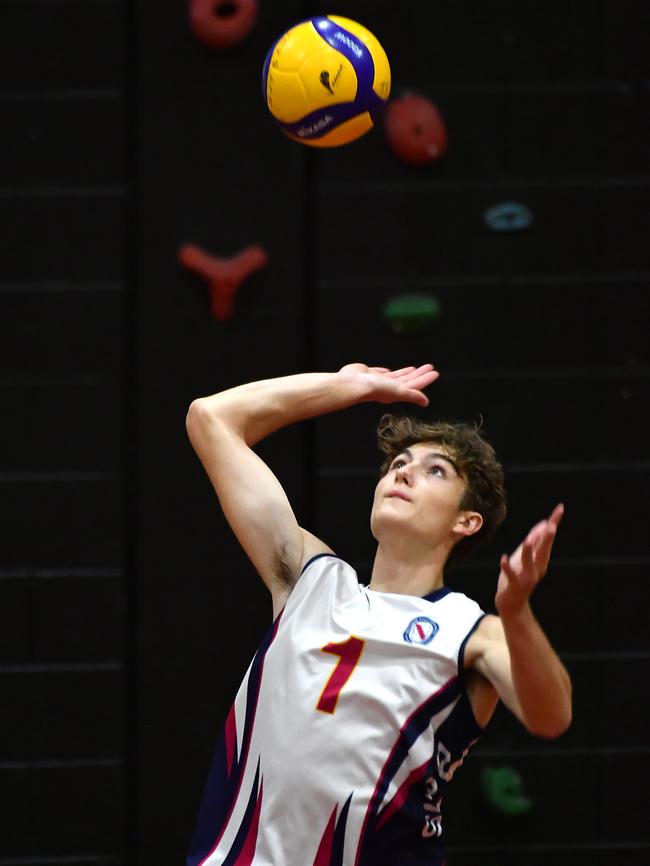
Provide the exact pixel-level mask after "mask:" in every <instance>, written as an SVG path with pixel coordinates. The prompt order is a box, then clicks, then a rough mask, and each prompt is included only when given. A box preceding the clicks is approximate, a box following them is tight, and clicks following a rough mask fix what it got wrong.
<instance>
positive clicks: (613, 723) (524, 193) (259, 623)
mask: <svg viewBox="0 0 650 866" xmlns="http://www.w3.org/2000/svg"><path fill="white" fill-rule="evenodd" d="M261 6H262V9H261V14H260V18H259V21H258V23H257V25H256V27H255V29H254V31H253V33H252V34H251V36H250V37H249V38H248V39H247V40H246V41H245V42H243V43H242V44H241V45H239V46H236V47H235V48H233V49H230V50H228V51H224V52H217V51H210V50H208V49H206V48H204V47H203V46H202V45H201V44H200V43H199V42H198V41H197V40H196V39H195V38H194V36H193V35H192V34H191V32H190V30H189V28H188V25H187V15H186V6H185V4H184V3H182V2H178V3H173V2H160V0H158V2H156V3H154V2H153V0H140V2H138V3H127V2H125V0H0V108H1V112H2V118H3V123H2V135H1V136H0V174H1V178H0V224H1V226H2V250H3V252H2V256H1V258H0V400H1V403H0V405H1V407H2V409H1V414H2V424H1V425H0V496H1V502H2V518H3V519H2V540H1V548H0V549H1V554H0V696H1V708H2V711H1V712H0V750H1V752H2V753H1V754H0V866H18V864H21V866H27V864H30V866H46V864H64V863H65V864H80V866H82V864H83V866H86V864H88V866H90V864H94V866H117V864H138V866H154V864H155V866H172V864H179V863H182V862H184V861H183V857H184V851H185V848H186V845H187V841H188V838H189V835H190V831H191V827H192V824H193V820H194V814H195V811H196V809H197V805H198V802H199V798H200V795H201V790H202V786H203V782H204V779H205V775H206V773H207V769H208V766H209V763H210V757H211V752H212V748H213V745H214V742H215V740H216V735H217V732H218V729H219V728H220V726H221V724H222V721H223V720H224V718H225V714H226V712H227V708H228V706H229V704H230V702H231V700H232V698H233V696H234V693H235V691H236V689H237V686H238V684H239V680H240V678H241V676H242V674H243V672H244V671H245V668H246V667H247V665H248V662H249V659H250V657H251V655H252V653H253V652H254V650H255V647H256V645H257V642H258V640H259V638H260V637H261V635H262V633H263V632H264V630H265V628H266V626H267V624H268V622H269V619H270V615H271V610H270V603H269V600H268V599H267V597H266V594H265V591H264V590H263V587H261V584H260V582H259V581H258V580H257V579H256V576H255V575H254V574H253V572H252V569H251V567H250V566H249V564H248V562H247V561H246V559H245V558H244V556H243V555H242V554H241V552H240V551H239V550H238V548H237V545H236V543H235V542H234V540H233V539H232V538H231V536H230V533H229V530H228V528H227V526H226V525H225V522H224V519H223V517H222V516H221V514H220V512H219V510H218V507H217V504H216V500H215V498H214V495H213V493H212V490H211V488H210V485H209V483H208V482H207V479H205V477H204V476H203V474H202V470H201V468H200V466H199V464H198V461H197V460H196V458H195V456H194V454H193V452H192V451H191V448H190V446H189V444H188V442H187V439H186V435H185V429H184V418H185V413H186V410H187V406H188V405H189V403H190V402H191V400H192V399H193V398H194V397H197V396H202V395H204V394H207V393H211V392H214V391H217V390H219V389H222V388H224V387H227V386H230V385H234V384H238V383H240V382H243V381H248V380H251V379H256V378H265V377H268V376H274V375H281V374H287V373H294V372H299V371H301V370H312V369H323V370H333V369H337V368H338V367H339V366H341V365H342V364H344V363H346V362H348V361H351V360H363V361H366V362H368V363H375V364H383V365H387V366H393V367H396V366H402V365H403V364H408V363H421V362H425V361H432V362H434V363H435V364H436V366H437V367H438V368H439V369H440V370H441V371H442V377H441V379H440V381H439V382H438V383H436V384H435V386H433V387H432V389H431V394H430V396H431V398H432V410H431V411H432V413H433V414H435V415H440V416H442V417H456V418H462V419H467V420H475V419H478V418H480V417H482V418H483V421H484V428H485V430H486V431H487V433H488V434H489V435H490V437H491V438H492V440H493V441H494V443H495V444H496V446H497V449H498V451H499V453H500V455H501V457H502V459H503V461H504V464H505V468H506V473H507V480H508V486H509V490H510V502H511V509H510V517H509V519H508V521H507V523H506V524H505V526H504V528H503V530H502V531H501V534H500V538H499V541H498V544H497V545H495V546H494V547H493V548H492V549H491V550H488V551H485V552H484V553H482V554H481V555H480V557H479V558H478V559H477V560H476V562H474V563H472V564H471V565H468V566H466V567H464V568H463V569H462V570H460V571H459V572H458V573H457V574H456V575H455V577H454V576H453V575H452V577H453V580H452V584H453V585H454V586H455V587H457V588H460V589H462V590H464V591H466V592H468V593H469V594H470V595H473V596H474V597H476V598H477V599H478V600H479V601H480V602H481V603H482V604H483V605H484V606H485V607H486V609H488V610H491V609H492V606H493V603H492V597H493V592H494V586H495V580H496V562H497V556H498V554H499V553H500V552H501V551H502V550H506V549H511V548H512V547H513V546H514V545H516V544H517V543H518V541H519V539H520V537H521V535H522V534H523V533H524V532H525V531H526V529H527V528H528V527H529V525H531V524H532V523H533V522H534V521H536V520H537V519H539V518H540V517H542V516H543V515H545V514H546V513H547V512H548V511H549V510H550V509H551V507H552V506H553V505H554V504H555V502H557V501H559V500H561V501H563V502H564V503H565V505H566V512H567V513H566V520H565V524H564V525H563V527H562V530H561V533H560V537H559V538H558V541H557V547H556V551H555V558H554V566H553V568H552V570H551V573H550V574H549V576H548V578H547V579H546V581H545V582H544V584H543V586H542V587H541V588H540V589H539V591H538V594H537V598H536V610H537V612H538V614H539V616H540V618H541V619H542V621H543V623H544V624H545V626H546V628H547V629H548V632H549V634H550V636H551V638H552V639H553V641H554V643H555V645H556V646H557V648H558V650H559V651H560V653H561V655H562V658H563V659H564V661H565V663H566V664H567V666H568V667H569V669H570V671H571V674H572V676H573V679H574V688H575V721H574V724H573V726H572V728H571V730H570V731H569V732H568V733H567V734H566V735H565V736H563V737H562V738H560V739H559V740H556V741H553V742H544V741H541V740H536V739H534V738H532V737H530V736H528V735H526V733H525V732H524V731H523V730H522V729H521V728H519V727H518V726H517V725H516V724H515V723H514V722H513V721H512V720H511V719H510V718H509V717H508V716H507V714H506V713H505V712H502V711H499V712H498V713H497V716H496V717H495V720H494V722H493V724H492V726H491V728H490V730H489V732H488V733H487V735H486V736H485V738H484V740H483V743H482V745H481V746H480V747H479V749H477V751H476V752H475V754H474V755H473V756H472V758H471V759H470V760H468V762H467V764H466V766H465V767H464V768H463V770H462V771H461V772H460V773H459V775H458V777H457V780H456V782H455V784H454V786H452V790H453V793H452V794H451V796H450V798H449V802H448V803H447V809H446V813H447V818H446V827H447V833H448V841H449V866H470V864H472V866H473V864H478V863H480V864H481V866H493V864H494V866H497V864H499V866H541V864H542V863H543V864H549V863H550V864H571V866H583V864H584V866H587V864H589V866H601V864H603V866H604V864H608V866H610V864H616V866H641V864H647V863H648V862H649V860H650V832H649V829H648V827H649V824H648V819H647V779H648V775H649V773H650V747H649V741H648V727H649V724H650V713H649V709H648V680H649V676H648V675H649V669H648V668H649V666H648V658H649V655H650V653H649V647H648V639H647V632H648V628H647V602H648V599H649V594H650V593H649V591H648V573H649V568H648V567H649V565H650V550H649V544H648V532H647V518H648V505H649V497H648V486H649V483H650V471H649V470H650V451H649V448H648V444H647V441H648V414H649V413H648V396H649V394H648V381H649V373H650V365H649V359H648V324H649V320H650V317H649V315H648V312H649V308H650V304H649V300H648V275H649V274H650V263H649V253H648V249H649V245H648V239H647V238H648V220H647V215H648V212H649V204H650V171H649V162H648V144H649V137H648V120H647V118H648V109H649V105H648V90H649V87H648V84H649V82H648V79H649V78H650V76H649V74H648V73H649V70H648V56H649V54H650V45H649V41H650V40H649V33H650V16H649V14H648V4H647V2H646V0H563V2H559V0H557V2H554V0H551V2H541V0H495V2H492V3H480V2H478V0H475V2H470V0H438V2H435V3H424V2H415V0H410V2H401V3H397V2H394V0H391V2H388V0H381V2H379V0H376V2H370V0H366V2H362V0H348V2H347V3H346V4H344V5H343V6H340V7H338V8H336V9H332V8H330V4H323V3H316V2H313V3H306V2H297V0H295V2H293V0H287V2H282V3H270V2H262V4H261ZM332 11H335V12H338V13H339V14H343V15H345V16H348V17H351V18H354V19H357V20H359V21H361V22H362V23H364V24H365V25H366V26H367V27H368V28H369V29H370V30H372V31H373V32H374V33H375V34H376V35H377V36H378V38H379V39H380V41H381V42H382V44H383V45H384V47H385V49H386V51H387V54H388V56H389V58H390V61H391V67H392V71H393V84H394V93H398V92H400V91H402V90H408V89H414V90H416V91H420V92H422V93H424V94H426V95H427V96H429V97H430V98H432V99H433V100H434V101H435V102H436V103H437V104H438V106H439V108H440V110H441V111H442V113H443V115H444V117H445V119H446V122H447V125H448V130H449V139H450V149H449V153H448V154H447V156H446V157H445V158H444V159H443V160H442V161H440V162H439V163H438V164H436V165H434V166H429V167H425V168H420V169H416V168H412V167H408V166H406V165H404V164H402V163H400V162H398V161H397V160H396V159H395V158H394V157H393V156H392V154H391V152H390V151H389V149H388V147H387V145H386V142H385V139H384V136H383V133H382V131H381V130H380V129H378V130H374V131H373V132H372V133H370V134H369V135H368V136H366V137H365V138H364V139H362V140H360V141H358V142H357V143H355V144H353V145H351V146H349V147H346V148H342V149H340V150H332V151H327V152H314V151H312V150H310V149H307V148H304V147H302V146H300V145H298V144H294V143H293V142H291V141H289V140H288V139H286V138H285V137H284V136H283V135H282V134H281V133H280V132H279V131H278V130H277V128H276V127H275V126H274V125H273V122H272V121H271V119H270V118H269V116H268V115H267V113H266V110H265V108H264V105H263V102H262V99H261V92H260V82H259V76H260V69H261V65H262V62H263V59H264V56H265V53H266V51H267V49H268V47H269V46H270V44H271V43H272V42H273V40H274V39H275V38H276V37H277V36H278V35H279V34H280V33H281V32H283V31H284V30H285V29H287V28H288V27H289V26H291V25H292V24H293V23H295V22H297V21H299V20H301V19H302V18H304V17H306V16H307V15H311V14H316V13H320V12H332ZM508 200H514V201H518V202H521V203H523V204H525V205H526V206H527V207H529V208H530V209H531V210H532V212H533V214H534V217H535V221H534V224H533V226H532V227H531V228H530V229H529V230H527V231H525V232H520V233H513V234H496V233H494V232H492V231H490V230H489V229H488V228H487V227H486V224H485V222H484V220H483V214H484V212H485V210H486V209H487V208H488V207H491V206H493V205H495V204H498V203H500V202H503V201H508ZM188 241H189V242H195V243H199V244H202V245H203V246H205V248H206V249H208V250H209V251H211V252H212V253H215V254H219V255H231V254H233V253H236V252H237V251H239V250H240V249H242V248H244V247H246V246H248V245H249V244H251V243H259V244H261V245H262V246H263V247H264V248H265V249H266V250H267V252H268V255H269V264H268V266H267V267H266V268H265V269H264V270H262V271H260V272H259V273H257V274H256V275H255V276H254V277H253V278H251V279H250V280H249V281H248V282H247V283H246V284H245V286H244V287H243V288H242V290H241V293H240V295H239V297H238V299H237V307H236V315H235V316H234V318H233V319H232V320H231V321H229V322H226V323H218V322H216V321H215V320H214V319H213V318H212V317H211V316H210V313H209V308H208V301H207V292H206V290H205V288H204V286H203V284H202V283H201V282H200V280H198V279H197V278H196V277H194V276H193V275H191V274H189V273H188V272H186V271H184V270H182V269H181V268H180V267H179V265H178V264H177V258H176V257H177V252H178V249H179V247H180V246H181V244H183V243H185V242H188ZM414 290H417V291H422V292H430V293H434V294H435V295H436V296H437V297H438V299H439V300H440V302H441V305H442V313H441V315H440V317H439V318H438V320H437V321H436V322H435V323H433V325H432V326H431V327H430V329H429V330H427V331H426V332H425V333H423V334H420V335H417V336H408V337H405V336H398V335H396V334H394V333H393V332H392V331H391V330H390V329H389V328H388V327H387V326H386V324H385V323H384V321H383V319H382V316H381V310H382V307H383V305H384V304H385V303H386V301H387V300H389V299H390V298H392V297H395V296H398V295H400V294H402V293H404V292H407V291H414ZM381 411H382V407H378V406H363V407H359V408H356V409H353V410H350V411H348V412H346V413H342V414H340V415H335V416H331V417H328V418H326V419H324V420H321V421H319V422H313V423H310V424H305V425H302V426H301V427H299V428H296V429H291V430H288V431H284V432H282V433H279V434H277V435H276V436H274V437H272V438H271V440H269V441H268V442H266V443H264V444H263V446H262V447H261V449H260V450H261V453H262V454H263V456H264V457H265V458H267V459H268V460H269V462H270V463H271V465H272V467H273V468H274V470H275V471H276V473H277V474H278V476H279V477H280V479H281V480H282V482H283V483H284V485H285V486H286V489H287V490H288V493H289V495H290V498H291V500H292V502H293V504H294V507H295V510H296V512H297V514H298V516H299V519H300V520H301V521H302V522H303V523H304V524H305V525H306V526H307V527H308V528H310V529H311V530H312V531H314V532H316V533H318V534H319V535H321V536H322V537H323V538H324V539H325V540H326V541H327V542H328V543H329V544H330V545H332V546H333V547H334V548H335V549H336V550H337V551H338V552H339V553H340V554H341V555H343V556H344V557H346V558H348V559H350V561H351V562H352V563H353V564H354V565H355V566H356V567H357V568H358V570H359V573H360V574H361V575H366V574H367V572H368V569H369V567H370V564H371V560H372V550H373V548H372V543H371V542H372V539H371V537H370V534H369V531H368V527H367V519H368V513H369V504H370V494H371V490H372V487H373V483H374V473H375V467H376V462H377V455H376V453H375V450H374V448H375V446H374V433H373V428H374V424H375V422H376V420H377V418H378V417H379V415H380V414H381ZM341 489H344V490H345V491H346V497H345V499H346V507H345V511H342V510H341V504H340V503H341V497H340V490H341ZM485 767H512V768H514V769H516V770H517V771H518V772H519V773H520V775H521V777H522V780H523V784H524V788H525V790H526V793H527V794H528V796H529V797H530V798H531V799H532V801H533V808H532V810H531V811H530V812H529V813H528V814H526V815H524V816H521V817H519V818H512V817H507V816H505V815H503V814H500V813H498V812H496V811H494V810H493V809H492V807H491V806H490V805H489V804H488V802H487V801H486V800H485V798H484V797H483V796H482V794H481V788H480V776H481V771H482V770H483V769H484V768H485ZM454 789H455V790H454ZM278 866H281V864H278ZM286 866H294V864H286ZM296 866H297V864H296Z"/></svg>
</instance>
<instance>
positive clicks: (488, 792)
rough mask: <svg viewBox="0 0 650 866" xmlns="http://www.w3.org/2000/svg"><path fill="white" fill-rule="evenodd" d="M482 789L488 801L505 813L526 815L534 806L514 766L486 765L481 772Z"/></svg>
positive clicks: (498, 810)
mask: <svg viewBox="0 0 650 866" xmlns="http://www.w3.org/2000/svg"><path fill="white" fill-rule="evenodd" d="M481 790H482V792H483V796H484V797H485V799H486V800H487V801H488V803H489V804H490V805H491V806H492V807H493V808H494V809H496V810H497V812H501V813H503V814H504V815H512V816H515V815H525V814H526V812H530V810H531V809H532V807H533V803H532V800H530V799H529V798H528V797H527V796H526V794H525V792H524V783H523V781H522V779H521V776H520V775H519V773H518V772H517V771H516V770H515V769H514V768H513V767H486V768H485V769H484V770H483V772H482V773H481Z"/></svg>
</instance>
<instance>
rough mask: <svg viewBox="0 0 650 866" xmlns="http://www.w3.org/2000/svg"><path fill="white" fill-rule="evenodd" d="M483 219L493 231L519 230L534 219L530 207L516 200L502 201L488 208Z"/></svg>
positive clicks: (523, 228)
mask: <svg viewBox="0 0 650 866" xmlns="http://www.w3.org/2000/svg"><path fill="white" fill-rule="evenodd" d="M483 219H484V220H485V223H486V225H487V227H488V228H489V229H492V231H493V232H521V231H524V230H525V229H527V228H530V226H531V225H532V224H533V222H534V221H535V217H534V216H533V212H532V211H531V209H530V208H529V207H526V205H525V204H521V203H520V202H518V201H504V202H502V203H501V204H496V205H494V207H490V208H488V209H487V210H486V211H485V214H484V215H483Z"/></svg>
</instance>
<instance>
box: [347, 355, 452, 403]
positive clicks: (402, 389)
mask: <svg viewBox="0 0 650 866" xmlns="http://www.w3.org/2000/svg"><path fill="white" fill-rule="evenodd" d="M339 375H340V376H362V377H364V379H365V380H366V383H367V385H368V387H369V393H368V395H367V396H366V397H365V400H366V401H368V402H376V403H415V404H416V405H417V406H428V405H429V398H428V397H427V396H426V394H424V393H423V389H424V388H426V387H427V386H429V385H431V384H432V383H433V382H435V381H436V379H437V378H438V376H439V375H440V374H439V373H438V371H437V370H435V369H434V367H433V364H422V365H421V366H419V367H402V368H401V369H400V370H389V369H388V368H387V367H368V366H367V365H366V364H360V363H355V364H346V365H345V366H344V367H341V369H340V370H339Z"/></svg>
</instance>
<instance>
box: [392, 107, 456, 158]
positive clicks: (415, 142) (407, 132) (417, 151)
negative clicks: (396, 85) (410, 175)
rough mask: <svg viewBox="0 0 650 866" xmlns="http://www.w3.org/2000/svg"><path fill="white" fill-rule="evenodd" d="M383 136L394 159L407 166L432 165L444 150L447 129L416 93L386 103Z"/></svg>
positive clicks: (437, 113)
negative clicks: (407, 164)
mask: <svg viewBox="0 0 650 866" xmlns="http://www.w3.org/2000/svg"><path fill="white" fill-rule="evenodd" d="M384 133H385V135H386V139H387V140H388V144H389V146H390V148H391V150H392V151H393V153H394V154H395V156H397V157H398V159H401V160H402V162H407V163H410V164H411V165H426V164H427V163H431V162H435V161H436V160H437V159H440V157H441V156H442V155H443V154H444V153H445V152H446V150H447V130H446V128H445V123H444V120H443V119H442V116H441V114H440V112H439V111H438V109H437V108H436V106H435V105H434V104H433V102H431V100H430V99H427V98H426V97H425V96H419V95H418V94H416V93H405V94H404V95H403V96H400V97H397V98H395V99H392V100H391V101H390V102H389V104H388V108H387V109H386V113H385V115H384Z"/></svg>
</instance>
